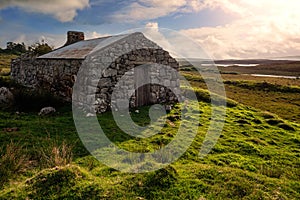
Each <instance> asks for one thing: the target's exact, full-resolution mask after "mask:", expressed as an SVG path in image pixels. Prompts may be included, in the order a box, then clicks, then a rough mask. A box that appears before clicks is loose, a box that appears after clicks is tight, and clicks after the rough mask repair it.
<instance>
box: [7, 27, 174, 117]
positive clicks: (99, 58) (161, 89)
mask: <svg viewBox="0 0 300 200" xmlns="http://www.w3.org/2000/svg"><path fill="white" fill-rule="evenodd" d="M76 34H79V35H77V36H76ZM68 38H71V39H72V41H71V42H69V41H68V42H67V43H66V44H68V43H71V44H70V45H67V46H64V47H61V48H59V49H57V50H54V51H53V52H50V53H49V54H46V55H43V56H41V57H36V56H34V55H30V54H25V55H22V56H21V57H19V58H17V59H15V60H13V61H12V65H11V76H12V79H13V80H15V81H17V82H18V83H20V84H22V85H25V86H28V87H31V88H34V89H37V90H46V91H49V92H51V93H52V94H53V95H56V96H58V97H60V98H62V99H63V100H65V101H68V102H70V101H72V93H73V85H74V82H75V81H76V79H77V78H79V79H80V78H83V79H84V80H77V81H80V82H81V83H84V84H83V85H82V87H81V88H77V89H78V90H79V95H77V96H75V97H73V101H75V102H77V103H78V104H82V105H81V106H82V107H83V108H84V109H85V110H87V111H90V110H89V109H91V108H90V107H89V106H88V105H84V103H82V102H85V101H84V100H83V99H82V98H88V99H90V101H92V102H93V105H94V107H93V109H94V110H93V111H95V112H97V113H102V112H105V111H107V110H108V109H111V108H114V109H118V107H120V106H121V105H118V103H119V104H120V102H121V101H115V102H112V101H111V100H112V99H115V100H118V98H121V99H123V98H127V99H130V101H129V103H130V107H138V106H143V105H148V104H155V103H174V102H176V101H178V98H177V97H176V95H178V94H179V87H180V80H179V77H178V75H177V73H174V70H175V71H178V69H179V64H178V62H177V61H176V60H175V59H174V58H172V57H171V56H170V54H169V53H168V52H167V51H165V50H163V49H162V48H161V47H159V46H158V45H157V44H155V43H154V42H152V41H151V40H149V39H147V38H146V37H145V36H144V35H143V34H142V33H132V34H127V35H118V36H111V37H105V38H98V39H94V40H83V38H84V35H83V33H81V32H68ZM74 38H75V41H74ZM76 38H78V41H76ZM124 52H125V53H124ZM104 65H105V66H109V67H108V68H106V69H105V70H103V67H102V66H104ZM147 65H152V66H153V65H154V66H155V67H154V68H151V70H148V71H147V70H146V72H147V76H149V77H150V80H151V84H148V85H147V86H143V88H142V89H138V91H139V92H134V90H135V89H134V87H133V86H134V82H135V79H136V77H137V74H135V73H136V72H135V71H134V70H133V73H131V74H130V73H129V75H128V72H129V71H130V70H132V69H134V68H136V67H137V66H143V67H146V68H147ZM163 66H169V67H170V68H172V69H174V70H173V71H172V70H167V69H166V68H165V67H163ZM149 69H150V68H149ZM82 70H85V71H86V72H85V73H86V74H88V76H84V77H77V74H78V72H82ZM126 73H127V77H129V78H127V79H126V80H125V81H124V80H122V77H123V76H124V74H126ZM99 78H100V79H99ZM120 80H122V81H123V82H124V83H119V82H120ZM117 84H118V85H119V90H118V91H119V92H118V93H114V95H115V96H112V95H113V91H114V88H115V86H116V85H117ZM120 85H121V86H120ZM86 91H95V93H92V94H90V95H89V96H86V95H85V94H86ZM128 91H131V93H132V95H131V96H126V97H124V96H122V95H123V94H126V93H128ZM81 92H82V93H81ZM80 94H82V95H80ZM117 102H118V103H117Z"/></svg>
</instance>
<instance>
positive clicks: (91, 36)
mask: <svg viewBox="0 0 300 200" xmlns="http://www.w3.org/2000/svg"><path fill="white" fill-rule="evenodd" d="M107 36H110V35H109V34H102V33H98V32H96V31H93V32H90V31H88V32H86V33H85V39H87V40H88V39H95V38H101V37H107Z"/></svg>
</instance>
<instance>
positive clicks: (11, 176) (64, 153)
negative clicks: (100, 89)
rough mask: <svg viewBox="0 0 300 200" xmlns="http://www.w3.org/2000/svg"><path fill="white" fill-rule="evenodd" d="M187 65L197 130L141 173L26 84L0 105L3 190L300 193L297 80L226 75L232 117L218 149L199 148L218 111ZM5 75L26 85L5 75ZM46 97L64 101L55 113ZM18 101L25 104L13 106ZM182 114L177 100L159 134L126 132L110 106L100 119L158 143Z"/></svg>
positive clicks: (137, 195) (36, 194) (132, 142)
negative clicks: (82, 133)
mask: <svg viewBox="0 0 300 200" xmlns="http://www.w3.org/2000/svg"><path fill="white" fill-rule="evenodd" d="M184 75H185V76H186V77H187V79H189V80H190V81H192V85H193V86H194V87H195V88H194V89H195V93H196V95H197V98H198V100H199V102H196V101H193V102H189V104H190V106H191V107H192V108H191V109H192V110H193V111H197V110H199V113H201V114H200V118H199V121H197V122H196V124H197V125H199V128H198V131H197V135H196V137H195V138H194V140H193V142H192V144H191V145H190V147H189V148H188V150H187V151H186V152H185V153H184V154H183V155H182V156H181V157H180V158H179V159H178V160H177V161H176V162H174V163H172V164H171V165H170V166H168V167H165V168H163V169H160V170H158V171H155V172H149V173H143V174H132V173H122V172H119V171H116V170H115V169H112V168H109V167H107V166H105V165H104V164H102V163H101V162H99V161H98V160H96V159H95V158H94V157H92V156H91V155H90V154H89V152H87V150H86V148H85V147H84V146H83V144H82V143H81V141H80V139H79V137H78V135H77V131H76V127H75V125H74V121H73V116H72V112H71V107H70V106H69V105H64V106H58V105H59V104H56V103H57V102H56V101H46V100H47V99H48V98H47V97H43V95H42V97H43V98H40V94H37V95H36V96H34V95H33V94H32V93H31V92H30V91H26V92H23V91H22V88H19V90H18V91H21V92H19V96H17V99H23V100H24V99H25V100H26V99H27V100H26V101H24V102H26V103H23V104H21V103H19V104H17V105H18V106H17V108H12V109H11V110H1V111H0V147H1V148H0V153H1V158H0V161H1V162H0V175H1V176H0V183H1V184H0V199H140V200H142V199H196V200H198V199H201V200H205V199H288V200H289V199H300V181H299V180H300V159H299V156H300V150H299V149H300V148H299V147H300V135H299V133H300V123H299V121H298V119H299V118H298V117H299V116H298V114H299V113H300V112H298V110H297V109H299V106H298V107H297V106H296V105H295V104H297V101H298V100H297V99H299V97H298V96H299V93H298V90H297V87H295V88H296V91H295V89H294V88H292V87H289V86H288V85H287V84H281V85H280V84H279V85H276V84H274V83H270V82H269V83H268V84H267V85H263V86H261V83H257V82H256V81H254V82H253V80H252V81H250V80H248V81H247V82H242V81H241V80H234V81H235V82H234V81H233V80H231V81H232V82H226V84H225V86H226V89H227V96H228V97H229V98H230V99H227V100H226V101H227V104H228V105H229V106H228V108H227V114H226V119H225V126H224V128H223V131H222V134H221V136H220V138H219V140H218V142H217V144H216V145H215V146H214V148H213V149H212V151H211V152H210V153H209V154H208V155H207V156H206V157H205V158H200V157H199V150H200V148H201V145H202V143H203V140H204V138H205V136H206V133H207V130H208V128H209V125H210V120H209V119H210V118H211V117H212V116H211V111H212V108H211V105H210V103H209V102H210V96H209V95H208V92H207V91H206V90H205V84H204V82H203V80H202V79H201V77H199V76H196V75H195V74H193V73H192V72H190V71H189V72H184ZM226 76H227V75H226ZM230 76H231V75H230ZM0 84H2V85H6V86H10V87H16V88H17V89H18V87H19V86H16V85H15V83H12V82H11V81H9V80H8V79H1V80H0ZM264 86H265V87H266V88H267V90H265V88H264ZM274 88H275V89H274ZM277 88H278V89H279V90H277ZM15 92H16V91H15ZM16 94H18V93H16ZM219 98H220V97H218V96H217V99H219ZM283 98H284V99H283ZM43 99H45V101H44V100H43ZM231 99H233V100H235V101H233V100H231ZM23 100H22V101H23ZM219 100H220V99H219ZM217 102H218V101H217ZM258 102H259V103H258ZM271 102H272V103H274V104H271ZM31 104H35V105H34V106H33V105H31ZM45 104H47V106H55V107H56V106H58V107H57V111H58V113H56V114H55V115H53V116H46V117H41V116H38V111H39V108H41V107H42V106H44V105H45ZM280 106H282V109H280ZM16 109H17V110H20V111H21V112H19V113H15V111H16ZM218 109H220V107H219V108H218ZM218 109H217V110H218ZM148 112H149V107H142V108H139V112H134V110H133V111H132V112H131V117H132V119H133V121H134V122H135V123H137V124H139V125H142V126H146V125H148V124H149V122H150V118H149V116H148ZM180 115H181V109H180V106H179V105H178V106H175V107H174V108H173V110H172V111H171V112H170V113H169V114H168V116H167V117H166V119H167V120H166V123H165V124H164V126H163V128H161V126H159V125H158V124H152V125H151V128H150V131H157V133H158V134H156V135H154V136H151V137H148V138H145V139H141V138H135V137H132V136H130V135H127V134H125V133H124V132H123V131H122V130H120V128H119V127H118V126H117V125H116V123H115V122H114V119H113V115H112V113H111V112H106V113H104V114H102V115H99V116H98V121H99V123H100V125H101V127H102V129H103V130H104V132H105V134H106V136H107V137H108V138H109V139H110V140H111V141H112V142H114V144H115V145H117V146H118V147H120V148H122V149H125V150H128V151H132V152H154V151H156V150H158V149H160V148H162V147H164V146H166V145H167V144H169V143H170V142H171V141H172V140H173V139H174V137H175V136H176V132H177V130H178V127H179V125H180V122H181V121H180V120H181V117H180ZM217 120H220V119H219V118H217ZM186 124H187V123H184V122H183V124H182V125H183V126H184V125H185V126H186V129H187V131H186V134H189V132H190V131H191V127H189V126H187V125H186ZM87 134H88V132H87ZM141 164H142V166H143V167H145V166H146V167H147V166H151V165H155V164H156V163H153V162H151V161H148V162H145V161H144V162H142V163H141Z"/></svg>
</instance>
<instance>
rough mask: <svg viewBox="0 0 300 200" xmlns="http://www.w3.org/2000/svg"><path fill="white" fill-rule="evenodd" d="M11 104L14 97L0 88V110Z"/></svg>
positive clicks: (6, 90)
mask: <svg viewBox="0 0 300 200" xmlns="http://www.w3.org/2000/svg"><path fill="white" fill-rule="evenodd" d="M13 102H14V95H13V94H12V93H11V91H10V90H9V89H8V88H6V87H2V88H0V108H3V107H9V106H11V105H12V104H13Z"/></svg>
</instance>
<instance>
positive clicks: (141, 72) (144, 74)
mask: <svg viewBox="0 0 300 200" xmlns="http://www.w3.org/2000/svg"><path fill="white" fill-rule="evenodd" d="M134 77H135V84H136V86H137V85H143V86H141V87H139V88H137V90H136V91H135V96H136V106H137V107H140V106H145V105H150V103H151V101H150V77H149V68H148V67H147V66H143V67H136V68H135V69H134Z"/></svg>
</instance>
